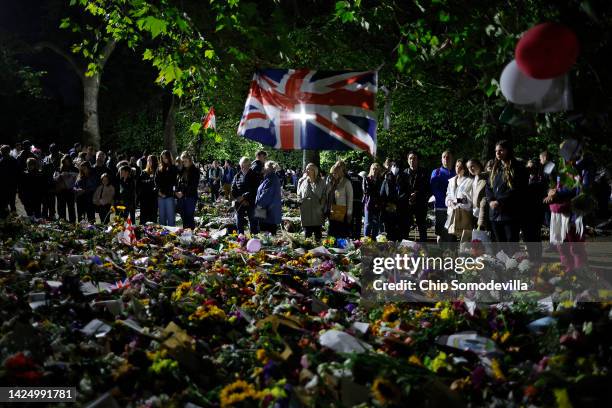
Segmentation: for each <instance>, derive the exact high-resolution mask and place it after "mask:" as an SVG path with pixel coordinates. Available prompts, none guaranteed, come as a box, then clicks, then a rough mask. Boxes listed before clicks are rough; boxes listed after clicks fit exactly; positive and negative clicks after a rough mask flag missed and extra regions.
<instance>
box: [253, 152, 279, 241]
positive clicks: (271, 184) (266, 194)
mask: <svg viewBox="0 0 612 408" xmlns="http://www.w3.org/2000/svg"><path fill="white" fill-rule="evenodd" d="M277 168H278V165H277V164H276V162H273V161H267V162H266V163H265V164H264V167H263V181H262V182H261V184H260V185H259V187H258V188H257V195H256V196H255V218H259V229H260V231H267V232H269V233H270V234H273V235H274V234H276V231H277V230H278V226H279V225H280V223H281V221H282V203H281V184H280V180H279V179H278V176H277V175H276V169H277Z"/></svg>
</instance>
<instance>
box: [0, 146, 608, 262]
mask: <svg viewBox="0 0 612 408" xmlns="http://www.w3.org/2000/svg"><path fill="white" fill-rule="evenodd" d="M1 154H2V156H1V158H0V174H1V175H2V177H3V178H4V180H5V181H4V183H3V185H5V186H6V187H7V188H5V189H3V190H2V197H1V200H2V201H1V206H0V211H2V213H3V214H6V213H7V212H8V211H10V210H12V211H15V196H16V195H18V196H19V198H20V200H21V202H22V203H23V206H24V208H25V211H26V212H27V214H28V215H30V216H34V217H37V218H41V217H42V218H47V219H55V218H56V213H57V217H59V218H62V219H64V220H68V221H70V222H76V221H78V220H88V221H89V222H95V221H96V214H97V215H98V217H99V219H100V222H102V223H107V222H108V221H109V217H110V213H111V207H114V209H115V211H118V212H119V213H120V215H124V216H127V215H129V216H130V217H131V219H132V220H134V222H136V208H140V223H142V224H144V223H146V222H159V223H160V224H162V225H167V226H174V225H175V219H176V214H177V213H178V214H180V216H181V219H182V223H183V226H184V227H185V228H194V227H195V212H196V208H197V202H198V199H199V197H200V193H201V192H205V193H209V194H210V197H211V200H212V201H217V200H218V199H219V198H220V197H221V196H223V197H225V198H226V199H228V200H230V201H231V202H232V206H233V208H234V210H235V226H236V229H237V230H238V231H239V232H241V233H242V232H244V231H245V229H246V227H247V225H248V228H249V230H250V231H251V233H258V232H260V231H267V232H270V233H273V234H274V233H276V232H277V230H278V228H279V226H280V225H281V223H282V190H283V188H284V187H286V186H288V185H291V186H293V188H295V191H296V193H297V196H298V201H299V203H300V210H301V221H302V227H303V230H304V233H305V235H306V236H307V237H310V236H314V238H315V239H317V240H319V239H321V238H322V236H323V228H324V225H325V224H326V222H327V225H328V229H327V234H328V235H330V236H334V237H350V238H354V239H358V238H360V237H361V236H369V237H372V238H375V237H376V236H378V235H379V234H381V233H383V232H384V233H385V234H386V236H387V239H389V240H394V241H397V240H402V239H408V238H409V237H410V233H411V231H415V230H418V240H419V241H422V242H426V241H427V230H428V226H429V222H428V217H427V214H428V209H429V206H430V204H431V203H432V202H433V209H434V211H433V213H434V214H435V215H434V219H435V222H434V230H435V235H436V236H437V242H438V243H440V244H442V245H445V244H447V243H452V242H469V241H471V240H472V234H474V231H478V237H483V236H490V237H491V239H492V240H493V241H496V242H497V243H498V244H499V245H501V246H502V248H504V249H506V251H508V252H510V253H512V251H513V250H515V249H516V248H515V247H513V246H516V245H517V243H518V242H519V240H520V238H521V235H522V239H523V241H525V242H526V243H528V244H527V247H528V250H529V254H530V256H531V257H533V258H539V257H541V254H542V245H541V244H540V241H541V232H542V227H543V226H545V227H548V228H549V230H550V239H551V242H553V243H562V242H570V243H571V242H581V241H583V240H584V221H583V219H582V214H578V213H577V212H576V211H575V206H573V205H572V200H574V199H575V198H576V197H577V196H578V195H580V194H581V193H582V192H585V191H588V190H589V189H590V187H591V185H592V184H593V181H594V169H593V164H592V161H591V160H589V159H588V158H586V157H584V154H583V149H582V145H581V144H580V143H579V142H578V141H576V140H574V139H570V140H568V141H566V142H564V144H563V145H562V146H561V155H562V156H563V158H564V161H563V163H564V167H563V169H558V168H557V166H556V165H555V164H554V163H553V162H552V161H551V159H550V155H549V153H548V152H547V151H544V152H542V153H541V154H540V157H539V160H529V161H526V162H525V161H523V160H519V159H517V158H516V157H515V156H514V153H513V149H512V146H511V144H510V143H509V142H507V141H500V142H498V143H497V144H496V147H495V158H494V159H491V160H489V161H488V162H487V163H486V164H485V165H483V163H481V162H480V161H479V160H478V159H475V158H471V159H469V160H466V159H463V158H458V159H456V160H453V155H452V153H451V152H450V151H445V152H443V153H442V155H441V166H440V167H438V168H436V169H433V170H432V171H431V172H429V171H426V170H425V169H424V168H423V167H421V166H420V163H419V159H420V157H419V155H418V153H417V152H410V153H409V154H407V156H406V161H405V163H406V164H405V165H403V163H402V162H400V161H399V160H393V159H387V160H385V162H384V163H382V164H379V163H374V164H372V165H371V166H370V169H369V172H368V173H366V172H364V171H361V173H356V172H355V171H351V170H349V169H348V168H347V165H346V164H345V162H343V161H341V160H339V161H337V162H336V163H335V164H334V165H333V166H332V167H331V169H330V170H329V174H328V175H327V176H325V175H324V173H323V171H322V170H321V169H319V168H318V166H317V165H316V164H314V163H309V164H308V165H307V166H306V168H305V169H304V171H303V173H302V172H301V170H298V169H287V170H283V169H281V168H280V166H279V165H278V163H276V162H274V161H269V160H267V153H266V152H265V151H263V150H262V151H259V152H257V154H256V157H255V159H254V160H252V161H251V159H249V158H248V157H242V158H241V159H240V161H239V163H238V167H237V168H234V166H233V165H232V163H231V162H230V161H228V160H226V161H225V163H224V164H223V165H221V164H220V162H218V161H216V160H215V161H213V162H212V163H211V164H209V165H205V166H201V165H197V164H195V163H194V160H193V157H192V156H191V155H190V154H189V153H188V152H183V153H182V154H181V155H180V156H179V157H178V158H176V160H175V159H174V158H173V157H172V154H171V153H170V152H169V151H163V152H162V153H161V154H160V155H159V156H157V155H146V154H143V155H142V157H140V158H137V157H134V156H132V157H129V158H128V157H126V156H122V155H117V154H113V153H110V154H106V153H105V152H103V151H98V152H95V151H94V149H93V148H92V147H91V146H87V147H84V148H82V147H81V145H80V144H75V145H74V146H73V147H72V148H71V149H70V150H69V151H68V153H65V154H62V153H60V151H59V149H58V147H57V146H56V145H55V144H51V145H50V146H49V152H48V154H47V155H43V154H42V152H41V150H40V149H37V148H35V147H33V146H32V144H31V143H30V142H28V141H24V142H23V143H21V144H20V145H18V146H15V147H14V148H13V149H11V147H10V146H7V145H4V146H2V147H1ZM352 170H355V169H352ZM567 180H570V182H569V184H570V185H564V183H565V184H567ZM605 184H606V186H605V188H604V192H603V196H602V195H601V194H600V197H601V198H600V201H601V203H600V207H604V206H605V210H606V211H607V201H608V198H609V196H610V191H609V183H607V180H606V183H605ZM483 234H484V235H483ZM505 243H507V244H505ZM503 245H507V248H506V247H503ZM574 252H580V251H579V250H576V251H574ZM569 258H571V259H574V258H577V259H578V258H581V255H580V254H578V255H577V256H573V255H572V256H570V257H569ZM575 262H576V265H575V266H579V264H580V262H582V261H580V259H578V260H576V261H575Z"/></svg>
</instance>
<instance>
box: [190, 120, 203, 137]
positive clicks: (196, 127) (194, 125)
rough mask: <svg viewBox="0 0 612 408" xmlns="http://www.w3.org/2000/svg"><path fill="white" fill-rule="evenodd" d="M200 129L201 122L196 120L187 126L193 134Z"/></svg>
mask: <svg viewBox="0 0 612 408" xmlns="http://www.w3.org/2000/svg"><path fill="white" fill-rule="evenodd" d="M201 129H202V124H201V123H198V122H194V123H192V124H191V126H189V131H190V132H191V133H193V135H194V136H195V135H197V134H198V133H200V130H201Z"/></svg>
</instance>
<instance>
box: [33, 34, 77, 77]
mask: <svg viewBox="0 0 612 408" xmlns="http://www.w3.org/2000/svg"><path fill="white" fill-rule="evenodd" d="M45 48H47V49H49V50H51V51H53V52H55V53H56V54H57V55H59V56H61V57H63V58H64V59H65V60H66V61H68V64H70V66H71V67H72V68H73V69H74V72H76V74H77V75H78V76H79V79H80V80H81V82H82V81H83V80H85V69H84V68H83V67H80V66H79V64H78V63H77V62H76V60H75V59H74V58H73V56H72V55H71V54H69V53H67V52H66V51H65V50H63V49H62V48H61V47H59V46H57V45H56V44H54V43H52V42H49V41H42V42H39V43H37V44H36V45H35V46H34V49H35V50H37V51H42V50H43V49H45Z"/></svg>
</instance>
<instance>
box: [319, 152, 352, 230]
mask: <svg viewBox="0 0 612 408" xmlns="http://www.w3.org/2000/svg"><path fill="white" fill-rule="evenodd" d="M345 170H346V165H345V164H344V162H343V161H342V160H338V161H337V162H336V163H335V164H334V165H333V166H332V168H331V169H330V171H329V177H328V179H327V206H326V208H327V211H326V212H327V214H328V216H329V229H328V230H327V234H328V235H330V236H332V237H336V238H344V237H348V236H349V235H350V232H351V230H350V228H351V219H352V215H353V186H352V184H351V181H350V180H349V179H348V178H347V177H346V171H345Z"/></svg>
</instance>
